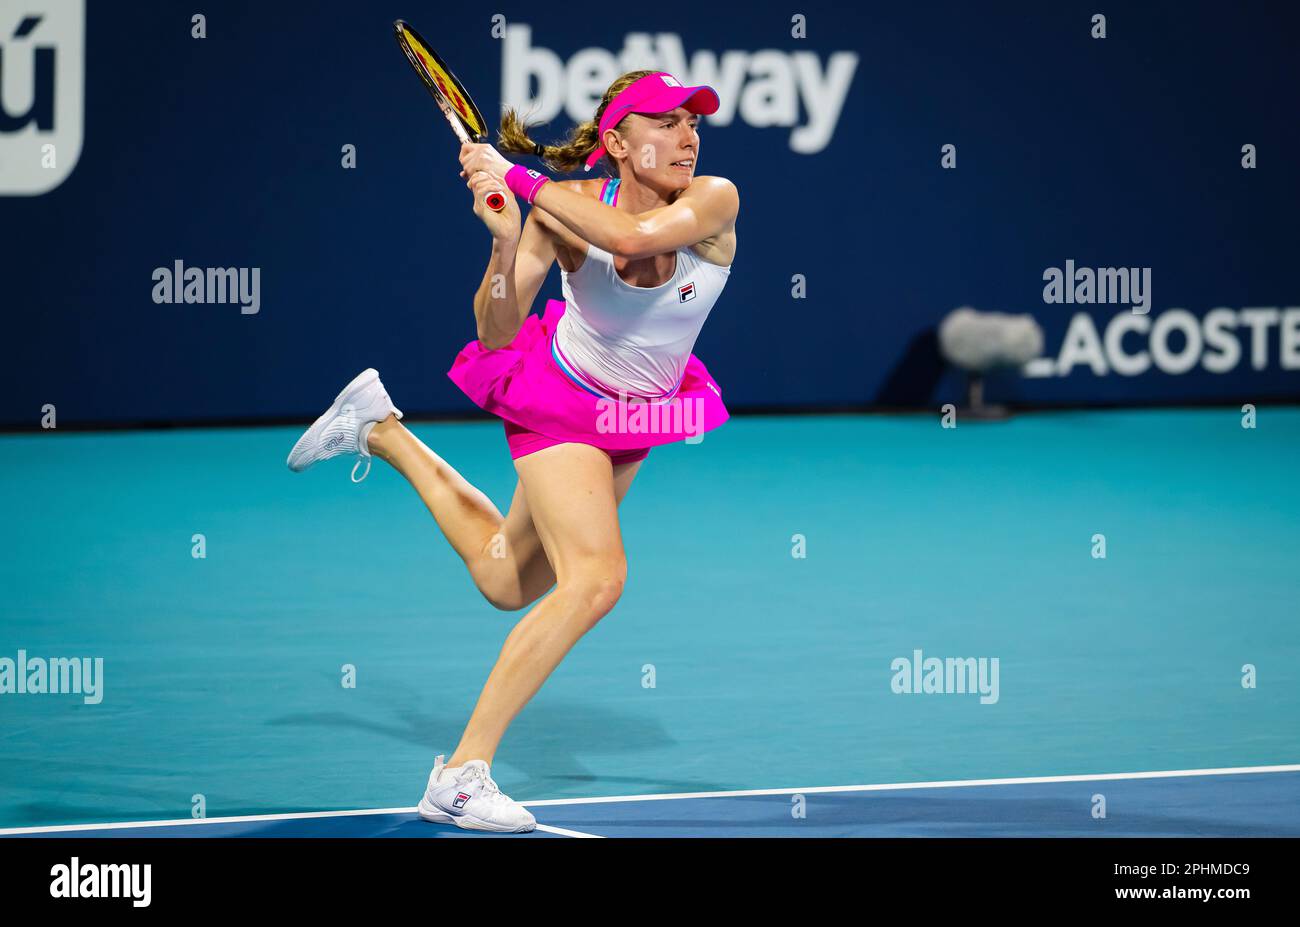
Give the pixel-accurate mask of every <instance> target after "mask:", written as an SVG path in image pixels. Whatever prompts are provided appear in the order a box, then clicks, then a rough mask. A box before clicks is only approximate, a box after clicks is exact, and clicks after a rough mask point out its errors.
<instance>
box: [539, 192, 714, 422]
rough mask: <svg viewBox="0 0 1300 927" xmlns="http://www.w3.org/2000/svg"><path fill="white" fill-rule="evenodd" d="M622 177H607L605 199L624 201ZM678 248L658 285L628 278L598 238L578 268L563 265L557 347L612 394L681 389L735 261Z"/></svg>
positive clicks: (566, 361)
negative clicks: (620, 192)
mask: <svg viewBox="0 0 1300 927" xmlns="http://www.w3.org/2000/svg"><path fill="white" fill-rule="evenodd" d="M618 184H619V181H618V180H611V181H608V182H607V183H606V186H605V188H603V189H602V196H601V199H602V201H603V202H606V203H609V204H611V205H613V204H614V203H617V201H618ZM611 188H612V189H611ZM676 256H677V257H676V267H675V268H674V270H673V275H672V277H671V278H670V279H669V280H668V281H666V282H665V283H664V284H662V285H661V286H655V287H639V286H633V285H632V284H630V283H628V282H627V281H626V280H624V279H623V278H622V277H620V276H619V275H618V271H616V270H615V269H614V256H613V255H612V254H610V253H609V252H608V251H605V250H604V249H602V248H597V247H596V246H595V245H591V244H589V245H588V246H587V256H586V258H585V259H584V260H583V262H582V266H581V267H579V268H578V269H577V270H576V271H574V272H573V273H569V272H567V271H565V270H564V268H563V267H561V268H560V280H561V285H562V288H563V292H564V299H565V302H566V303H567V305H566V307H565V310H564V315H563V316H561V318H560V323H559V325H557V326H556V329H555V337H554V339H553V340H552V342H551V353H552V356H553V357H554V358H555V361H556V363H557V364H559V365H560V367H561V368H562V369H563V370H564V371H565V372H566V373H567V374H569V376H571V377H573V378H574V379H575V380H577V381H578V382H579V384H580V385H582V386H584V387H585V388H586V389H588V390H590V391H591V392H594V393H596V394H597V395H602V396H606V397H608V398H611V399H617V398H618V395H619V392H620V390H621V391H622V392H624V393H626V394H627V395H629V396H635V397H640V398H643V399H652V400H665V399H668V398H670V397H671V396H672V395H673V394H674V393H676V392H677V388H678V387H679V386H680V385H681V382H682V376H683V375H684V374H685V372H686V362H687V361H688V360H690V356H691V351H692V349H693V348H694V347H695V340H696V338H698V337H699V334H700V329H702V328H703V327H704V320H705V319H706V318H708V316H709V310H710V309H712V308H713V304H714V303H715V302H717V301H718V297H719V296H721V295H722V290H723V287H725V286H726V285H727V278H728V277H729V276H730V275H731V265H728V266H726V267H719V266H718V265H717V264H710V263H709V262H708V261H705V260H703V259H702V258H701V257H700V256H699V255H697V254H696V253H695V252H694V251H691V250H690V249H689V248H679V249H678V250H677V252H676Z"/></svg>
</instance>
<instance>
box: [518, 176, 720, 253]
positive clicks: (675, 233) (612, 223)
mask: <svg viewBox="0 0 1300 927" xmlns="http://www.w3.org/2000/svg"><path fill="white" fill-rule="evenodd" d="M533 205H534V206H537V207H538V208H540V209H544V210H546V211H547V212H549V213H550V214H551V215H553V216H554V217H555V218H556V219H558V220H559V221H560V222H562V223H563V224H564V225H566V226H568V228H569V229H570V230H572V231H573V233H574V234H575V235H577V236H578V237H580V238H582V239H583V240H584V241H589V242H591V243H592V244H593V245H595V246H596V247H597V248H600V249H602V250H604V251H609V252H610V253H611V254H617V255H619V256H620V257H625V258H632V259H637V258H644V257H650V256H651V255H654V254H665V253H667V252H670V251H676V250H677V249H679V248H687V247H690V246H691V245H694V244H697V243H699V242H701V241H704V240H705V239H708V238H713V237H714V236H716V235H719V234H721V233H722V232H725V231H727V230H728V229H729V228H731V227H732V226H733V225H735V222H736V216H737V214H738V213H739V212H740V194H739V193H738V192H737V190H736V185H735V184H733V183H732V182H731V181H730V180H727V179H726V178H725V177H696V178H695V179H694V180H693V181H692V182H691V185H690V186H689V187H688V188H687V189H686V190H684V191H683V192H682V193H681V195H680V196H678V197H677V199H676V200H674V201H673V202H672V203H669V204H668V205H667V206H659V207H657V208H655V209H651V210H649V211H647V212H642V213H630V212H624V211H623V210H621V209H615V208H614V207H612V206H607V205H606V204H604V203H602V202H600V201H599V200H597V199H595V198H594V197H590V196H583V195H582V194H580V193H577V192H575V191H574V190H571V189H565V188H564V187H562V186H561V185H560V184H556V183H548V184H546V185H545V186H543V187H542V189H541V190H539V191H538V192H537V196H536V197H534V199H533Z"/></svg>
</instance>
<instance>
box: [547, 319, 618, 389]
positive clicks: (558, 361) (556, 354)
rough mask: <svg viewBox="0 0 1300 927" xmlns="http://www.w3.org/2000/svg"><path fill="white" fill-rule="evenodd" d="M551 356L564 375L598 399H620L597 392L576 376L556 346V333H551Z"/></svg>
mask: <svg viewBox="0 0 1300 927" xmlns="http://www.w3.org/2000/svg"><path fill="white" fill-rule="evenodd" d="M551 357H552V359H554V361H555V366H557V367H559V368H560V370H561V371H562V372H563V373H564V375H565V376H566V377H568V378H569V379H570V380H572V381H573V382H574V383H576V384H578V385H579V386H581V387H582V388H583V389H585V390H586V391H587V392H589V393H591V395H593V396H595V397H596V398H597V399H609V400H610V401H611V402H617V401H618V400H616V399H614V398H613V397H612V396H606V395H605V394H604V393H598V392H596V391H595V390H594V389H592V388H591V387H590V386H588V385H587V384H586V383H583V382H582V381H581V380H579V379H578V378H577V377H576V376H574V375H573V371H571V370H570V369H569V365H568V364H566V363H565V362H564V359H563V358H562V357H560V351H559V348H557V347H556V346H555V335H554V334H552V335H551Z"/></svg>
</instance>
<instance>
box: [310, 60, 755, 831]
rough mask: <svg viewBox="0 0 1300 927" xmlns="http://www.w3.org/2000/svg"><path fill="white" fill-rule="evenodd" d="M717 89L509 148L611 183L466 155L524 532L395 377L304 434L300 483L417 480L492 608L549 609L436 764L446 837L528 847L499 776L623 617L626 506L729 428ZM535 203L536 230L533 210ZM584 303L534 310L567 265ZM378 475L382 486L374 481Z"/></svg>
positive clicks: (484, 383) (462, 357)
mask: <svg viewBox="0 0 1300 927" xmlns="http://www.w3.org/2000/svg"><path fill="white" fill-rule="evenodd" d="M718 105H719V101H718V95H717V94H716V93H715V92H714V90H713V89H712V88H710V87H705V86H698V87H684V86H682V85H681V84H680V83H679V82H678V81H677V80H676V79H674V78H673V76H672V75H671V74H668V73H665V72H662V71H633V72H631V73H628V74H624V75H623V76H622V77H620V78H619V79H618V80H616V81H614V83H613V84H612V85H611V86H610V87H609V89H608V90H606V91H605V93H604V96H603V99H602V102H601V105H600V106H599V108H598V109H597V110H596V115H595V118H594V119H592V120H591V121H589V122H586V123H583V124H582V125H579V126H577V127H576V128H575V129H574V130H573V131H572V133H571V134H570V136H569V138H568V139H567V140H566V141H565V142H564V143H563V144H560V145H550V146H542V145H539V144H536V143H535V142H533V141H532V139H530V138H529V136H528V132H527V128H526V126H525V125H524V124H523V122H522V121H521V120H520V118H519V117H518V115H517V114H515V113H514V112H513V111H509V110H508V111H507V112H506V113H505V115H504V116H503V118H502V123H501V130H500V136H499V144H500V147H501V150H504V151H509V152H519V153H525V154H535V155H538V156H540V157H541V158H542V160H543V162H544V163H545V164H547V165H549V166H551V167H552V168H554V169H556V170H559V171H565V172H570V171H574V170H576V169H577V168H578V167H579V166H580V165H585V166H586V168H587V169H590V168H591V167H593V166H595V165H596V164H597V162H599V161H600V160H601V159H602V158H604V159H605V164H606V169H607V171H608V173H609V175H610V176H609V177H607V178H601V179H589V180H573V181H565V182H550V181H549V179H548V178H547V177H545V176H544V175H543V174H540V173H539V172H537V171H530V170H528V169H527V168H525V167H523V166H522V165H512V164H511V163H510V162H509V161H507V160H506V159H505V158H504V157H503V156H502V155H501V154H500V153H499V152H498V151H497V150H496V149H494V148H493V147H492V146H490V145H479V144H466V145H464V146H463V147H462V149H461V153H460V160H461V165H462V167H463V170H462V172H461V176H462V177H464V178H465V179H466V185H467V186H468V187H469V188H470V189H471V190H472V191H473V192H474V214H475V215H476V216H478V217H479V218H480V219H481V220H482V221H483V223H484V224H485V225H486V226H487V228H488V231H489V232H491V234H492V253H491V258H490V259H489V261H488V266H487V271H486V272H485V273H484V275H483V281H482V283H481V284H480V286H479V289H478V292H477V294H476V295H475V298H474V317H475V319H476V321H477V324H478V339H477V340H476V341H471V342H470V343H469V344H467V345H466V346H465V348H464V349H463V350H462V351H461V352H460V353H459V355H457V357H456V359H455V362H454V364H453V366H452V368H451V370H450V371H449V372H448V375H449V376H450V377H451V378H452V380H453V381H455V383H456V384H457V385H458V386H459V387H460V388H461V389H462V390H463V391H464V392H465V393H466V395H468V396H469V398H470V399H472V400H473V401H474V402H475V403H477V404H478V405H479V406H481V407H482V408H484V409H486V410H488V411H489V412H492V413H494V414H496V415H498V416H500V417H501V418H502V419H503V421H504V424H505V435H506V442H507V445H508V447H509V449H510V456H511V457H512V458H513V460H514V465H515V470H516V472H517V473H518V474H519V482H518V484H517V486H516V487H515V493H514V499H513V501H512V503H511V505H510V511H509V514H507V515H505V516H504V517H503V516H502V515H501V513H500V512H499V511H498V510H497V508H496V507H495V506H493V504H492V503H491V502H490V501H489V500H488V498H487V497H486V496H485V495H483V493H481V492H480V491H479V490H477V489H475V488H474V487H473V486H472V485H470V483H468V482H467V481H466V480H465V478H464V477H462V476H461V475H460V474H459V473H457V472H456V470H454V469H453V468H452V467H451V465H450V464H448V463H447V462H446V461H445V460H443V459H442V458H441V457H439V456H438V455H437V454H436V453H434V452H433V451H432V450H431V449H429V448H428V447H426V446H425V445H424V443H423V442H421V441H420V439H419V438H417V437H415V435H413V434H412V433H411V432H410V431H408V430H407V429H406V427H405V426H404V425H402V424H401V423H400V422H399V421H398V419H400V418H401V417H402V413H401V412H400V411H399V410H398V409H396V408H395V407H394V406H393V403H392V401H391V400H390V399H389V397H388V393H387V391H386V390H385V389H384V387H383V384H382V383H381V382H380V380H379V375H378V373H377V372H376V371H375V370H373V369H369V370H366V371H364V372H363V373H361V374H360V375H359V376H358V377H357V378H356V379H354V380H353V381H352V382H351V383H349V384H348V385H347V386H346V387H345V388H344V389H343V391H342V392H341V393H339V395H338V397H337V398H336V399H335V401H334V404H333V405H332V406H331V407H330V408H329V409H328V410H327V411H326V412H325V414H324V415H322V416H321V417H320V418H318V419H317V420H316V422H315V424H313V425H312V426H311V428H310V429H308V430H307V432H306V433H305V434H304V435H303V436H302V438H300V439H299V441H298V443H297V444H296V445H295V446H294V448H293V450H292V451H291V452H290V454H289V461H288V463H289V467H290V468H291V469H293V470H304V469H306V468H307V467H309V466H311V465H312V464H313V463H315V462H317V461H319V460H325V459H328V458H330V457H335V456H338V455H340V454H357V455H358V460H357V463H356V465H355V466H354V467H353V471H352V474H353V475H352V479H353V480H354V481H356V482H359V480H357V477H356V469H357V467H358V466H360V465H361V464H362V463H363V462H364V463H365V466H366V472H367V473H368V472H369V468H370V457H371V455H372V454H373V455H374V456H377V457H379V458H381V459H382V460H384V461H387V462H388V463H389V464H391V465H392V466H393V467H394V468H395V469H396V470H397V471H398V472H399V473H401V474H402V476H404V477H406V479H407V480H408V481H409V482H410V483H411V485H412V486H413V487H414V488H415V490H416V492H418V493H419V494H420V497H421V498H422V499H423V501H424V503H425V505H426V506H427V507H428V509H429V511H430V512H431V513H432V515H433V517H434V519H435V520H436V521H437V523H438V526H439V527H440V528H441V530H442V532H443V534H444V535H445V536H446V538H447V540H448V541H449V542H450V543H451V545H452V547H453V548H455V550H456V553H458V554H459V555H460V556H461V558H462V559H463V560H464V561H465V565H466V567H468V569H469V572H470V575H471V576H472V577H473V580H474V582H475V584H476V585H477V586H478V588H479V589H480V590H481V591H482V593H483V595H484V596H485V597H486V598H487V600H488V601H489V602H491V603H492V604H493V605H494V606H496V607H497V608H500V609H505V610H511V611H513V610H516V609H520V608H524V607H525V606H527V605H530V604H531V603H533V602H535V601H537V600H538V599H539V598H540V597H541V596H543V595H544V594H545V593H546V592H547V591H548V590H551V589H552V587H554V591H552V592H551V594H550V595H548V596H546V597H545V598H543V599H541V601H540V602H538V604H537V605H536V606H535V607H533V608H532V610H531V611H529V612H528V614H527V615H525V616H524V617H523V619H522V620H520V622H519V623H518V624H517V625H516V626H515V627H514V629H513V630H512V631H511V632H510V634H509V636H508V637H507V638H506V642H505V644H504V646H503V647H502V649H501V654H500V656H499V657H498V659H497V662H496V665H495V666H494V667H493V669H492V672H491V674H490V675H489V676H488V679H487V683H486V684H485V685H484V687H483V691H482V693H481V694H480V695H479V699H478V703H477V704H476V705H475V707H474V712H473V714H472V715H471V717H470V719H469V724H468V725H467V726H466V728H465V731H464V733H463V735H462V736H461V740H460V744H459V745H458V746H457V747H456V750H455V753H454V754H453V755H452V757H451V759H450V761H446V762H444V757H441V756H440V757H438V758H437V760H436V761H435V765H434V768H433V772H432V773H431V774H430V775H429V782H428V786H427V788H426V790H425V793H424V796H423V798H422V799H421V800H420V804H419V813H420V816H421V817H422V818H424V819H425V820H426V821H435V822H439V823H452V824H456V825H457V826H459V827H463V828H469V829H474V830H489V831H508V832H513V831H527V830H532V829H533V828H534V826H535V824H536V822H535V820H534V818H533V816H532V814H530V813H529V812H528V811H527V809H525V808H524V807H523V806H521V805H520V804H518V803H517V802H515V801H513V800H511V799H510V798H509V797H508V796H506V795H504V794H503V793H502V792H501V791H500V789H499V788H498V787H497V785H496V783H495V782H494V781H493V780H492V777H491V775H490V766H491V763H492V761H493V757H494V755H495V753H496V750H497V746H498V744H499V743H500V741H501V738H502V736H503V735H504V734H505V731H506V728H507V726H508V725H509V724H510V722H511V721H512V720H513V719H514V717H515V715H516V714H518V713H519V711H520V709H522V708H523V707H524V705H525V704H526V703H527V702H528V700H529V699H531V698H532V697H533V695H534V694H535V693H536V692H537V691H538V689H540V688H541V686H542V683H543V682H545V680H546V678H547V677H548V676H549V675H550V674H551V672H552V671H553V670H554V669H555V667H556V666H558V665H559V663H560V661H561V659H563V657H564V655H565V654H566V653H568V652H569V650H570V649H571V648H572V647H573V645H574V644H575V643H577V641H578V639H579V638H580V637H582V635H583V634H585V633H586V632H587V631H589V630H591V629H592V627H594V626H595V624H596V623H597V622H598V621H599V620H600V619H601V618H602V617H604V616H605V615H606V614H608V612H609V611H610V609H612V608H613V607H614V604H615V603H616V602H617V601H618V599H619V596H620V595H621V593H622V591H623V584H624V582H625V581H626V578H627V560H626V556H625V554H624V550H623V541H622V536H621V534H620V531H619V522H618V504H619V502H620V501H621V500H622V499H623V497H624V496H625V495H626V494H627V491H628V487H630V486H631V485H632V480H633V478H635V476H636V473H637V470H638V469H639V468H640V466H641V463H642V461H644V460H645V458H646V456H647V455H648V454H649V450H650V448H651V447H653V446H655V445H658V444H664V443H668V442H672V441H680V440H683V439H687V440H690V439H696V440H698V438H699V436H700V435H701V434H702V433H703V432H704V431H707V430H709V429H711V428H715V427H717V426H718V425H720V424H722V422H724V421H725V420H726V418H727V410H726V408H725V407H724V406H723V403H722V397H721V390H720V389H719V387H718V385H717V383H716V381H715V380H713V379H712V377H711V376H710V375H709V372H708V370H707V369H706V368H705V366H704V365H703V364H702V363H701V362H700V361H699V359H698V358H696V357H695V356H694V355H693V354H692V353H691V351H692V348H693V347H694V345H695V341H696V338H697V337H698V335H699V333H700V329H701V328H702V326H703V325H704V320H705V318H706V317H707V316H708V314H709V310H710V309H711V308H712V307H713V304H714V303H715V302H716V301H717V299H718V297H719V296H720V295H721V294H722V289H723V287H724V286H725V285H726V282H727V277H728V275H729V274H730V272H731V262H732V258H733V256H734V255H735V251H736V230H735V223H736V215H737V212H738V210H739V206H740V201H739V197H738V195H737V192H736V188H735V186H734V185H733V184H732V183H731V182H729V181H727V180H725V179H723V178H721V177H700V176H697V175H696V172H695V169H696V166H697V165H698V163H699V155H700V135H699V120H700V116H701V115H708V114H710V113H714V112H716V111H717V109H718ZM505 189H509V190H510V191H511V192H512V193H513V194H515V196H518V197H521V198H523V199H525V200H526V201H527V202H528V203H530V204H531V205H532V206H533V207H534V208H533V209H532V210H531V211H530V212H529V215H528V221H527V223H525V224H524V225H523V231H522V236H521V234H520V208H519V205H518V203H517V201H516V199H515V196H507V197H506V200H507V202H506V206H505V208H504V209H503V210H501V211H500V212H493V211H492V210H490V209H487V208H486V206H485V205H484V197H485V196H486V194H487V193H489V192H491V191H493V190H505ZM553 261H559V264H560V269H561V280H562V289H563V295H564V299H563V300H562V301H561V300H550V301H548V302H547V304H546V310H545V313H544V315H543V316H542V317H541V318H540V319H539V318H538V317H537V316H535V315H530V310H531V308H532V305H533V300H534V298H535V297H536V296H537V293H538V290H539V289H540V288H541V285H542V283H543V281H544V280H545V279H546V275H547V273H548V272H549V270H550V267H551V263H552V262H553ZM364 478H365V473H363V474H362V476H361V479H364Z"/></svg>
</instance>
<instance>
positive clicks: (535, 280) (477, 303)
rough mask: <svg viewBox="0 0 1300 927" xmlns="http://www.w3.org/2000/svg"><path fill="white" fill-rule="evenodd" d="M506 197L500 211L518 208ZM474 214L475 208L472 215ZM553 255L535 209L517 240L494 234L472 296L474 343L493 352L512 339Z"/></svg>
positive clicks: (547, 233) (549, 237)
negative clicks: (488, 256)
mask: <svg viewBox="0 0 1300 927" xmlns="http://www.w3.org/2000/svg"><path fill="white" fill-rule="evenodd" d="M506 197H507V198H508V199H509V200H510V202H509V203H508V204H507V206H506V209H505V210H503V212H508V211H511V210H514V211H517V210H518V208H519V207H518V205H517V204H516V203H515V202H514V199H515V198H514V196H513V194H511V193H509V192H506ZM476 199H481V197H476ZM476 206H477V203H476ZM478 211H479V209H478V208H476V209H475V212H478ZM485 221H487V220H486V219H485ZM489 227H491V226H489ZM516 227H517V226H516ZM555 256H556V249H555V238H554V236H553V235H552V234H551V232H550V231H549V230H548V229H547V228H546V227H545V225H543V222H542V218H541V216H540V215H539V213H538V211H537V210H531V211H530V212H529V214H528V221H526V222H525V223H524V230H523V234H522V235H520V236H519V237H518V239H517V240H516V239H515V237H514V236H498V235H496V234H495V232H494V234H493V236H492V257H491V259H490V260H489V261H488V268H487V272H486V273H485V274H484V275H483V282H482V283H481V284H479V288H478V292H477V293H476V294H475V296H474V318H475V320H476V321H477V323H478V340H479V343H480V344H482V345H483V347H484V348H486V349H487V350H489V351H495V350H497V349H499V348H504V347H505V346H506V345H508V344H509V343H510V342H511V341H513V340H514V337H515V335H516V334H518V333H519V329H520V328H521V327H522V326H523V324H524V319H526V318H528V313H529V312H530V311H531V310H532V307H533V300H534V299H536V298H537V293H538V291H539V290H540V289H541V288H542V284H543V283H544V282H545V281H546V275H547V274H548V273H550V270H551V264H552V263H553V262H554V261H555Z"/></svg>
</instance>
